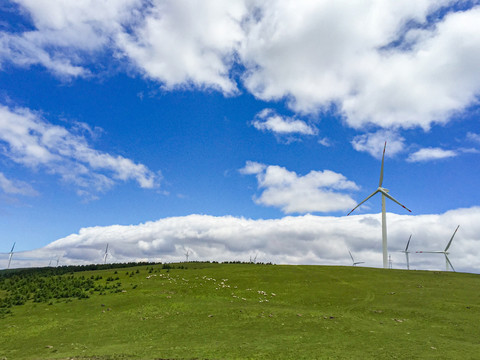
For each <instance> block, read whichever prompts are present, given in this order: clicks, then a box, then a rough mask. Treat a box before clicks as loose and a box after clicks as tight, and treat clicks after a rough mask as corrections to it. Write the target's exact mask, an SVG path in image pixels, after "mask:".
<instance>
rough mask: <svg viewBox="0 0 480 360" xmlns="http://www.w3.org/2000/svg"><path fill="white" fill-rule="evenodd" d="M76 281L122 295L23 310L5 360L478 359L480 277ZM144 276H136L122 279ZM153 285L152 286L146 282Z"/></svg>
mask: <svg viewBox="0 0 480 360" xmlns="http://www.w3.org/2000/svg"><path fill="white" fill-rule="evenodd" d="M185 266H186V267H188V269H172V270H170V271H169V272H167V271H166V270H164V269H161V265H158V266H153V267H154V269H155V271H154V272H152V273H149V272H148V271H147V270H146V269H147V267H146V266H140V267H138V268H128V269H116V271H117V272H118V274H115V275H114V271H115V270H98V271H95V272H93V271H91V272H83V273H75V276H81V275H84V276H90V275H92V274H95V275H97V274H100V275H102V276H103V280H99V281H100V282H103V283H104V282H105V278H107V277H108V276H115V277H116V276H119V277H120V281H121V283H122V288H123V289H124V290H126V292H121V293H116V294H113V293H107V294H106V295H98V294H94V295H92V296H91V297H90V298H89V299H83V300H77V299H75V300H73V301H68V302H65V301H64V300H63V301H60V302H55V301H54V302H53V304H52V305H48V304H46V303H37V304H34V303H32V302H28V303H26V304H25V305H22V306H15V307H13V308H12V315H8V316H6V317H4V318H3V319H0V334H1V336H0V359H72V358H73V359H104V360H106V359H456V358H458V359H478V358H479V356H480V355H479V354H480V276H478V275H474V274H460V273H445V272H426V271H401V270H383V269H369V268H361V267H357V268H354V267H327V266H278V265H270V266H267V265H253V264H251V265H247V264H208V263H205V264H203V263H189V264H186V265H185ZM137 269H139V270H140V273H138V274H135V275H134V276H129V275H126V273H127V272H129V273H131V272H132V270H135V271H136V270H137ZM147 276H150V278H149V279H147Z"/></svg>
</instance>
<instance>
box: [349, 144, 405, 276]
mask: <svg viewBox="0 0 480 360" xmlns="http://www.w3.org/2000/svg"><path fill="white" fill-rule="evenodd" d="M386 147H387V142H386V141H385V145H384V147H383V155H382V167H381V169H380V182H379V184H378V188H377V190H375V191H374V192H373V193H371V194H370V195H369V196H367V198H366V199H365V200H363V201H362V202H360V203H359V204H358V205H357V206H355V207H354V208H353V209H352V211H350V212H349V213H348V214H347V216H348V215H350V214H351V213H352V212H353V211H354V210H355V209H356V208H358V207H359V206H360V205H362V204H363V203H364V202H365V201H367V200H368V199H370V198H371V197H372V196H373V195H376V194H377V193H381V194H382V249H383V267H384V268H385V269H387V268H388V254H387V252H388V251H387V212H386V210H385V198H389V199H390V200H392V201H394V202H396V203H397V204H398V205H400V206H401V207H403V208H404V209H406V210H408V211H410V212H412V210H410V209H408V208H407V207H405V205H402V204H400V203H399V202H398V201H397V200H395V199H394V198H393V197H392V196H390V195H389V194H388V189H385V188H384V187H382V183H383V162H384V159H385V148H386Z"/></svg>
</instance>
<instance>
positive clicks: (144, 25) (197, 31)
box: [117, 0, 247, 94]
mask: <svg viewBox="0 0 480 360" xmlns="http://www.w3.org/2000/svg"><path fill="white" fill-rule="evenodd" d="M246 12H247V9H246V5H245V2H244V1H241V0H233V1H228V2H226V1H223V0H209V1H201V2H192V1H188V0H175V1H153V7H152V8H151V9H150V10H149V11H148V12H146V13H145V14H144V18H143V19H142V20H141V21H139V24H138V26H136V27H135V28H134V30H133V33H132V34H127V33H125V32H122V33H119V34H118V36H117V46H118V47H119V49H120V50H121V51H122V52H123V53H124V55H125V56H127V57H128V58H129V59H130V60H131V61H133V63H134V64H135V65H136V66H137V67H138V68H139V69H141V71H142V72H143V73H144V74H145V76H147V77H149V78H152V79H155V80H159V81H160V82H162V83H163V84H164V86H165V87H166V88H168V89H172V88H175V87H177V86H179V85H194V86H198V87H213V88H216V89H218V90H220V91H222V92H224V93H226V94H232V93H235V92H236V91H237V86H236V84H235V82H234V81H233V80H232V79H230V74H229V72H230V69H231V66H232V65H233V64H234V61H235V53H236V49H237V48H238V46H239V44H240V42H241V41H242V40H243V38H244V34H243V31H242V28H241V22H242V19H243V17H244V16H245V15H246Z"/></svg>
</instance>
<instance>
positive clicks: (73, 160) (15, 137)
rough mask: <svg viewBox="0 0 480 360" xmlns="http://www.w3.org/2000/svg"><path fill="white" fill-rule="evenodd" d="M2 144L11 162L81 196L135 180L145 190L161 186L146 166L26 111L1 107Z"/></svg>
mask: <svg viewBox="0 0 480 360" xmlns="http://www.w3.org/2000/svg"><path fill="white" fill-rule="evenodd" d="M0 144H2V148H1V150H2V152H3V154H4V155H5V156H7V157H8V158H10V159H11V160H12V161H14V162H16V163H18V164H21V165H24V166H26V167H29V168H35V169H37V168H44V169H46V170H47V171H48V172H49V173H54V174H58V175H59V176H60V177H61V178H62V180H64V181H66V182H68V183H73V184H75V185H76V187H77V188H78V193H79V194H82V195H89V196H93V195H94V194H95V193H96V192H102V191H105V190H107V189H108V188H109V187H111V186H112V185H113V184H114V183H115V180H121V181H127V180H134V181H136V182H137V183H138V184H139V185H140V187H142V188H154V187H156V186H157V185H158V180H159V179H158V175H156V174H154V173H153V172H152V171H151V170H149V169H148V168H147V167H146V166H145V165H143V164H137V163H135V162H133V161H132V160H130V159H127V158H124V157H122V156H114V155H111V154H108V153H104V152H101V151H98V150H95V149H94V148H92V147H91V146H90V145H89V144H88V142H87V140H86V138H85V137H83V136H81V135H78V134H75V133H72V132H70V131H69V130H67V129H66V128H64V127H62V126H58V125H53V124H51V123H49V122H48V121H47V120H46V119H44V118H43V117H42V116H41V115H39V114H38V113H35V112H33V111H31V110H29V109H26V108H15V109H11V108H8V107H6V106H2V105H0ZM24 189H26V188H25V187H24Z"/></svg>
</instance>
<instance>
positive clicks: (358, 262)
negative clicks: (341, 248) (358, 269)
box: [348, 250, 365, 266]
mask: <svg viewBox="0 0 480 360" xmlns="http://www.w3.org/2000/svg"><path fill="white" fill-rule="evenodd" d="M348 253H349V254H350V257H351V258H352V263H353V264H352V266H357V265H358V264H364V263H365V261H357V262H355V260H354V259H353V255H352V253H351V252H350V250H348Z"/></svg>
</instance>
